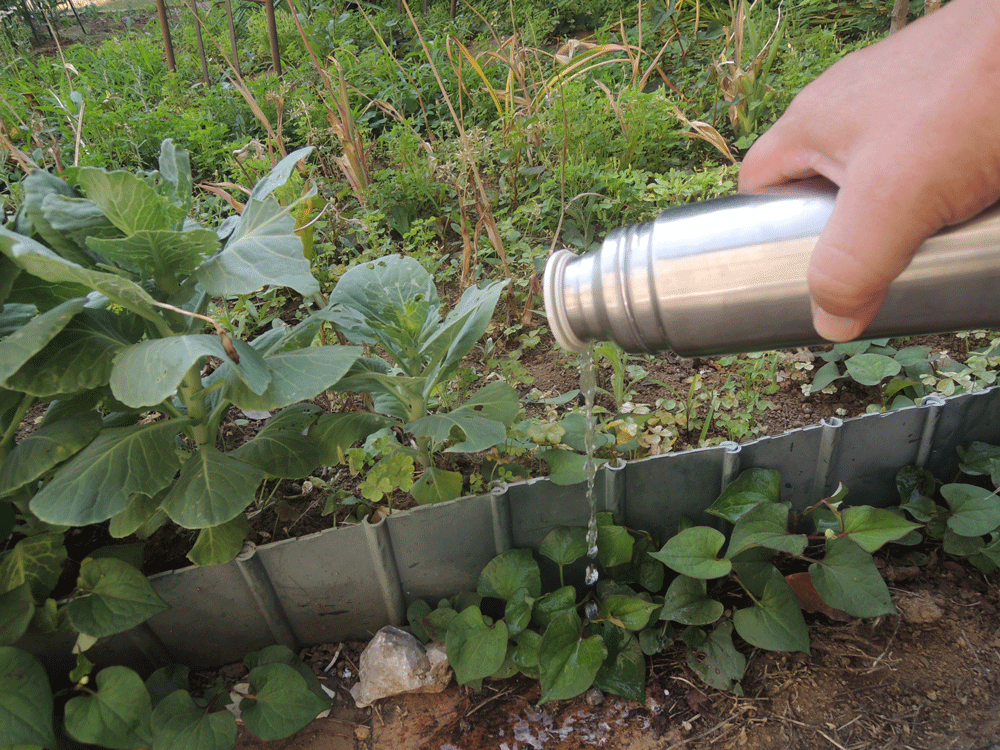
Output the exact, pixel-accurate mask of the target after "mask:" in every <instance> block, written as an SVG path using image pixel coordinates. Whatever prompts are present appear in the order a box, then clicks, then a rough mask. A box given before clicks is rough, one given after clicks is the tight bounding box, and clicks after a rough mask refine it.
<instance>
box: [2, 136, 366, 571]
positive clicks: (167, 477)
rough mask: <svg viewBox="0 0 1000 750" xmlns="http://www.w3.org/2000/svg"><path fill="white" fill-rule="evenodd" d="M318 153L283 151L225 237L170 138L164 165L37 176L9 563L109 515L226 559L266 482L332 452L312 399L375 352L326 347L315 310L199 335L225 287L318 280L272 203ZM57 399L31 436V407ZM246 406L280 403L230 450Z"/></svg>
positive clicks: (10, 320)
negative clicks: (322, 440)
mask: <svg viewBox="0 0 1000 750" xmlns="http://www.w3.org/2000/svg"><path fill="white" fill-rule="evenodd" d="M307 153H308V151H307V150H303V151H298V152H296V153H294V154H292V155H290V156H289V157H287V158H286V159H284V160H283V161H282V162H280V163H279V164H278V166H277V167H276V168H275V170H274V171H273V172H272V173H271V174H270V175H268V176H267V177H266V178H265V179H263V180H262V181H261V182H260V183H258V185H257V186H256V188H255V189H254V191H253V193H252V194H251V196H250V198H249V200H248V202H247V205H246V208H245V210H244V211H243V214H242V216H240V217H232V218H231V219H229V220H227V221H226V222H224V223H223V225H222V226H221V227H220V228H219V230H218V231H212V230H209V229H206V228H202V227H200V226H198V225H197V224H195V223H194V222H192V221H191V220H190V219H188V218H187V209H188V207H189V206H190V202H191V174H190V171H189V167H188V159H187V156H186V154H184V152H182V151H179V150H177V149H175V148H174V147H173V144H172V143H171V142H170V141H165V142H164V144H163V147H162V152H161V156H160V169H159V171H158V172H156V173H141V174H132V173H128V172H107V171H105V170H103V169H97V168H92V167H81V168H76V169H72V170H70V171H69V172H68V173H67V179H66V180H65V181H64V180H62V179H59V178H57V177H55V176H52V175H50V174H47V173H44V172H35V173H33V174H31V175H30V176H29V177H28V178H27V179H26V180H25V203H24V205H23V206H22V207H21V210H20V211H19V213H18V215H17V217H16V218H15V221H14V223H13V227H14V229H13V230H10V229H2V230H0V253H2V255H0V265H2V267H3V280H4V282H3V286H2V289H0V291H2V295H0V300H2V302H3V307H2V308H0V321H2V325H0V360H2V362H3V365H2V367H0V435H2V437H0V503H2V505H3V506H4V507H12V508H13V509H14V510H15V515H16V517H17V522H16V525H15V526H14V527H13V531H14V533H16V534H18V535H24V538H23V539H21V540H20V541H18V542H17V543H16V544H15V545H14V546H13V551H12V552H8V553H7V554H8V556H9V555H11V554H16V553H17V550H18V549H19V548H20V547H21V546H22V545H26V544H28V543H29V542H31V540H32V539H33V538H34V536H36V535H39V534H46V533H50V532H58V531H61V530H62V529H63V528H65V527H68V526H84V525H87V524H93V523H99V522H102V521H110V530H111V533H112V535H113V536H116V537H124V536H128V535H130V534H132V533H138V534H139V535H140V536H143V537H144V536H146V535H148V534H150V533H152V531H153V530H155V529H156V528H158V527H159V526H160V525H162V524H163V523H165V522H166V521H167V520H168V519H169V520H172V521H174V522H175V523H177V524H179V525H181V526H183V527H185V528H188V529H197V530H198V531H199V535H198V540H197V542H196V543H195V546H194V548H193V549H192V550H191V552H190V553H189V557H190V559H191V560H192V561H194V562H196V563H198V564H212V563H219V562H224V561H226V560H229V559H231V558H232V557H233V556H235V555H236V553H238V552H239V550H240V549H241V547H242V544H243V538H244V536H245V534H246V531H247V521H246V518H245V517H244V515H243V511H244V509H245V508H246V507H247V506H248V505H250V503H252V502H253V501H254V498H255V493H256V490H257V487H258V486H259V485H260V484H261V482H262V481H263V480H264V478H265V477H267V476H271V477H302V476H306V475H308V474H309V472H310V471H312V469H313V468H315V466H316V465H318V464H319V463H320V447H319V446H318V445H317V444H316V443H315V441H313V440H310V439H309V438H308V437H307V436H306V435H304V434H303V433H304V432H305V431H306V430H308V428H309V427H310V426H311V425H312V424H313V423H314V422H315V421H316V418H317V416H318V414H319V411H320V410H319V408H318V407H315V406H312V405H311V404H302V403H300V402H302V401H303V400H305V399H308V398H311V397H313V396H315V395H316V394H317V393H320V392H322V391H324V390H326V389H327V388H329V387H330V386H331V385H333V384H334V383H335V382H336V381H337V380H339V379H340V377H341V376H342V375H343V374H344V373H345V372H347V370H348V369H349V368H350V367H351V365H352V364H353V363H354V361H355V360H356V359H357V358H358V356H359V354H360V350H359V349H356V348H353V347H346V346H328V347H311V346H310V344H311V343H312V341H313V339H314V338H315V337H316V335H317V333H318V331H319V328H320V325H321V321H319V320H318V319H317V320H311V321H307V322H305V323H303V324H301V325H299V326H297V327H279V328H274V329H272V330H269V331H268V332H266V333H265V334H263V335H262V336H259V337H258V338H257V339H255V340H254V341H253V342H251V343H249V344H248V343H245V342H243V341H241V340H239V339H232V338H230V337H229V335H228V334H227V333H226V332H225V331H224V330H222V328H221V327H220V326H218V325H217V324H215V323H213V325H214V326H215V333H214V334H210V333H202V332H201V331H200V329H201V328H202V327H203V326H204V324H205V321H209V322H212V321H211V319H209V318H207V317H206V316H205V315H204V311H205V309H206V307H207V304H208V301H209V299H210V298H212V297H228V296H232V295H239V294H247V293H250V292H252V291H254V290H257V289H260V288H262V287H264V286H289V287H291V288H293V289H295V290H296V291H297V292H299V293H300V294H302V295H306V296H309V295H313V294H314V293H315V292H316V291H317V290H318V285H317V283H316V281H315V280H314V279H313V277H312V276H311V275H310V273H309V264H308V261H306V260H305V258H304V257H303V255H302V244H301V241H300V240H299V239H298V237H296V235H295V233H294V220H293V218H292V217H291V216H290V215H289V207H288V206H281V205H280V204H279V203H278V202H277V201H276V200H275V199H274V197H273V196H272V193H273V191H274V190H275V189H276V188H278V187H280V186H281V185H282V184H284V183H285V181H286V180H287V179H288V176H289V174H290V173H291V171H292V170H293V169H295V166H296V164H297V163H298V162H299V161H300V160H301V159H302V158H304V157H305V156H306V155H307ZM208 363H211V366H208V367H206V365H207V364H208ZM46 402H48V404H49V405H48V408H47V409H46V410H45V412H44V416H43V417H42V419H41V421H40V422H39V423H38V427H37V429H36V430H35V431H34V432H32V433H31V434H29V435H27V436H26V437H24V438H23V439H21V440H20V441H19V442H18V441H17V440H16V438H17V434H18V428H19V427H20V425H21V421H22V419H23V417H24V415H25V414H26V413H27V411H28V409H29V408H31V407H32V406H33V405H34V404H36V403H43V404H44V403H46ZM232 405H236V406H238V407H239V408H242V409H247V410H255V411H263V412H269V413H273V412H280V413H276V414H275V415H274V417H273V418H272V419H271V420H270V421H269V422H268V423H267V425H266V426H265V427H264V428H263V429H262V430H261V431H260V433H259V434H258V435H257V436H256V437H255V438H254V439H252V440H250V441H249V442H247V443H246V444H244V445H242V446H240V447H239V448H237V449H235V450H231V451H227V450H225V449H224V443H221V442H220V439H219V438H220V426H221V424H222V421H223V419H224V417H225V416H226V414H227V412H228V411H229V409H230V406H232ZM61 562H62V557H60V556H54V557H46V556H43V557H40V558H39V559H38V560H37V561H35V562H34V563H33V565H37V566H39V567H40V568H43V569H45V570H50V569H55V570H57V569H58V567H59V565H60V563H61ZM7 588H9V585H8V586H7ZM7 588H5V589H4V590H7Z"/></svg>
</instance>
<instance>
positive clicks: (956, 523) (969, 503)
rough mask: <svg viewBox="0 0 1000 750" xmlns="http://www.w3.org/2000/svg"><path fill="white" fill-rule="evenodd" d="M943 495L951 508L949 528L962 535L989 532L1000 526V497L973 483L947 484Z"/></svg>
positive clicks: (976, 534) (943, 488) (942, 490)
mask: <svg viewBox="0 0 1000 750" xmlns="http://www.w3.org/2000/svg"><path fill="white" fill-rule="evenodd" d="M941 496H942V497H944V499H945V500H946V501H947V503H948V506H949V507H950V508H951V515H950V516H949V517H948V528H949V529H951V530H952V531H954V532H955V533H956V534H960V535H961V536H981V535H983V534H989V533H990V532H991V531H993V530H994V529H996V528H997V527H998V526H1000V498H998V497H997V495H996V493H995V492H990V491H989V490H987V489H983V488H982V487H976V486H975V485H972V484H946V485H944V486H943V487H942V488H941Z"/></svg>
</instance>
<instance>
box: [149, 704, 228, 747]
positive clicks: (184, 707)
mask: <svg viewBox="0 0 1000 750" xmlns="http://www.w3.org/2000/svg"><path fill="white" fill-rule="evenodd" d="M151 726H152V730H153V750H231V748H233V747H235V746H236V733H237V729H236V719H235V717H233V715H232V714H231V713H229V711H217V712H216V713H209V712H208V711H206V710H205V709H204V708H199V707H198V706H196V705H195V703H194V700H193V699H192V698H191V695H190V693H188V691H187V690H175V691H174V692H172V693H170V694H169V695H167V696H166V697H165V698H163V699H162V700H161V701H160V702H159V703H157V704H156V709H155V710H154V711H153V716H152V720H151Z"/></svg>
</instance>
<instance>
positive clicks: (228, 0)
mask: <svg viewBox="0 0 1000 750" xmlns="http://www.w3.org/2000/svg"><path fill="white" fill-rule="evenodd" d="M225 4H226V21H227V22H228V23H229V46H230V47H232V49H233V70H235V71H236V75H238V76H240V77H241V78H242V77H243V71H242V70H240V50H239V48H238V47H237V46H236V24H235V23H234V22H233V3H232V0H225Z"/></svg>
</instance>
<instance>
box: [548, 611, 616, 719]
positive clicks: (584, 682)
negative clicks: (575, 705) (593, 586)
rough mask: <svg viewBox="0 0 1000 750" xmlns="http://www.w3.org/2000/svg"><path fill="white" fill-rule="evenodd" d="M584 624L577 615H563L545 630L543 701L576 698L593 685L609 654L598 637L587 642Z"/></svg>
mask: <svg viewBox="0 0 1000 750" xmlns="http://www.w3.org/2000/svg"><path fill="white" fill-rule="evenodd" d="M582 630H583V624H582V622H581V621H580V616H579V615H578V614H577V613H576V612H575V611H571V612H564V613H563V614H561V615H559V616H558V617H556V618H555V619H554V620H553V621H552V622H551V623H550V624H549V626H548V627H547V628H546V629H545V633H544V634H543V635H542V640H541V643H540V644H539V646H538V667H539V671H540V673H541V683H542V697H541V699H540V700H539V701H538V703H539V705H541V704H543V703H547V702H548V701H550V700H563V699H565V698H573V697H575V696H577V695H580V693H582V692H584V691H585V690H586V689H587V688H589V687H590V686H591V685H593V684H594V678H595V677H596V675H597V671H598V670H599V669H600V668H601V664H602V663H603V662H604V659H605V657H606V656H607V655H608V650H607V648H605V646H604V639H603V638H601V636H599V635H594V636H590V637H589V638H584V637H583V635H582Z"/></svg>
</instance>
